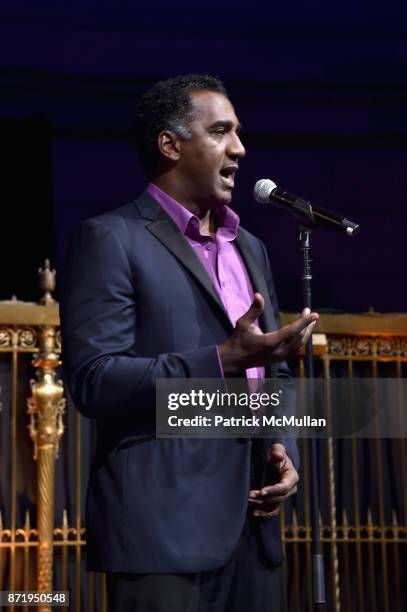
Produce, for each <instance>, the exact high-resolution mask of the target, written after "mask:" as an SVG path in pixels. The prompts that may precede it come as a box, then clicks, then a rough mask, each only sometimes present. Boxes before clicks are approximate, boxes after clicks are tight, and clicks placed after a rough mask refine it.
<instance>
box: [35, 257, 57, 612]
mask: <svg viewBox="0 0 407 612" xmlns="http://www.w3.org/2000/svg"><path fill="white" fill-rule="evenodd" d="M39 272H40V275H41V281H42V287H43V289H44V290H46V294H45V296H44V298H43V300H42V301H43V302H44V303H50V302H51V301H53V300H52V298H51V295H50V293H49V290H50V289H53V285H54V278H55V277H53V278H52V276H50V275H51V274H52V273H51V272H50V268H49V262H46V265H45V270H40V271H39ZM38 345H39V352H38V353H37V354H36V355H35V356H34V359H33V361H32V363H33V366H34V367H35V368H36V370H37V371H36V376H37V380H32V381H31V397H30V398H29V399H28V400H27V402H28V414H29V415H30V424H29V431H30V435H31V438H32V439H33V442H34V459H35V460H36V461H37V511H38V556H37V590H38V591H40V592H41V591H42V592H46V591H52V590H53V588H52V587H53V580H52V578H53V576H52V564H53V535H54V496H55V460H56V458H57V457H58V449H59V439H60V437H61V435H62V433H63V431H64V425H63V422H62V415H63V413H64V410H65V399H64V398H63V387H62V382H61V381H60V380H56V374H57V372H56V369H57V368H58V366H59V365H60V364H61V362H60V359H59V355H58V353H57V336H56V328H55V326H54V325H42V326H40V328H39V335H38ZM50 610H51V607H50V606H47V605H44V606H42V607H41V608H40V611H41V612H50Z"/></svg>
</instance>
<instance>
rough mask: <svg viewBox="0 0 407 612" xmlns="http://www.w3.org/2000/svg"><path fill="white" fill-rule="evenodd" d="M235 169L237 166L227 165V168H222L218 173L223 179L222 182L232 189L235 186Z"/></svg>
mask: <svg viewBox="0 0 407 612" xmlns="http://www.w3.org/2000/svg"><path fill="white" fill-rule="evenodd" d="M236 171H237V166H228V167H227V168H222V170H221V171H220V175H221V177H222V179H223V182H224V183H225V185H226V186H227V187H229V188H230V189H233V187H234V186H235V174H236Z"/></svg>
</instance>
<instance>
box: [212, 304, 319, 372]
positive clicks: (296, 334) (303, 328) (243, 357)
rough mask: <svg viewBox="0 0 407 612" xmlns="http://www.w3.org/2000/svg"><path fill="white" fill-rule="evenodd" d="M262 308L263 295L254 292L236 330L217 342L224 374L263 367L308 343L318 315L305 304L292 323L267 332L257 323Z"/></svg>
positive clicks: (295, 351) (293, 352)
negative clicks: (252, 298)
mask: <svg viewBox="0 0 407 612" xmlns="http://www.w3.org/2000/svg"><path fill="white" fill-rule="evenodd" d="M263 310H264V299H263V296H262V295H261V294H260V293H255V294H254V300H253V303H252V305H251V306H250V308H249V310H248V311H247V312H246V313H245V314H244V315H243V316H241V317H240V319H238V320H237V322H236V327H235V329H234V331H233V334H232V335H231V336H230V338H228V339H227V340H226V342H224V343H223V344H221V345H219V346H218V350H219V356H220V359H221V361H222V366H223V371H224V373H225V374H237V373H238V372H241V371H243V370H246V369H247V368H255V367H264V366H267V365H269V364H270V363H273V362H275V361H282V360H284V359H285V358H286V357H288V356H290V355H293V354H295V353H297V352H298V351H299V350H300V348H301V347H303V346H304V345H305V344H306V343H307V340H308V338H309V337H310V335H311V333H312V330H313V329H314V327H315V323H316V321H317V319H318V316H319V315H318V313H316V312H310V310H309V308H305V309H304V310H303V311H302V314H301V317H299V318H298V319H296V320H295V321H293V322H292V323H290V324H289V325H285V326H284V327H282V328H281V329H279V330H278V331H274V332H268V333H266V334H264V333H263V332H262V331H261V329H260V328H259V327H258V325H256V321H257V320H258V318H259V317H260V315H261V314H262V312H263Z"/></svg>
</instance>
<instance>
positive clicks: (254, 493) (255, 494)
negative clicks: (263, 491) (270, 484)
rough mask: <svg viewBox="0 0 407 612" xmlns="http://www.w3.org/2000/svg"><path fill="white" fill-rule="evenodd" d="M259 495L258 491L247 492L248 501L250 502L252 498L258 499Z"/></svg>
mask: <svg viewBox="0 0 407 612" xmlns="http://www.w3.org/2000/svg"><path fill="white" fill-rule="evenodd" d="M259 494H260V490H256V489H252V490H251V491H249V501H252V500H253V499H254V498H256V497H258V495H259Z"/></svg>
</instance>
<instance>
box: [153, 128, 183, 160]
mask: <svg viewBox="0 0 407 612" xmlns="http://www.w3.org/2000/svg"><path fill="white" fill-rule="evenodd" d="M157 144H158V148H159V151H160V153H161V155H163V156H164V157H166V158H167V159H169V160H171V161H173V162H177V161H178V160H179V158H180V153H181V147H180V141H179V138H178V136H176V135H175V134H174V132H171V131H170V130H162V131H161V132H160V133H159V134H158V138H157Z"/></svg>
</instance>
